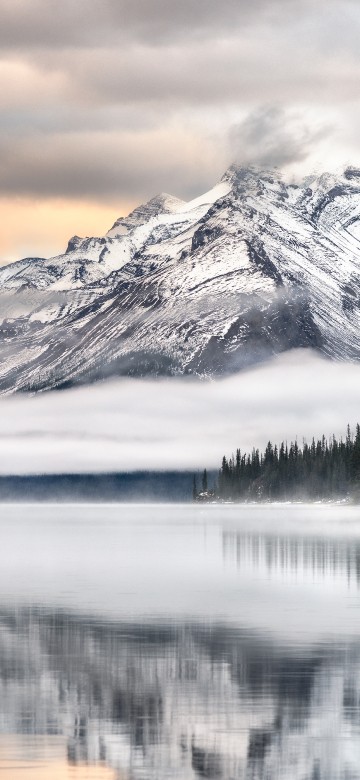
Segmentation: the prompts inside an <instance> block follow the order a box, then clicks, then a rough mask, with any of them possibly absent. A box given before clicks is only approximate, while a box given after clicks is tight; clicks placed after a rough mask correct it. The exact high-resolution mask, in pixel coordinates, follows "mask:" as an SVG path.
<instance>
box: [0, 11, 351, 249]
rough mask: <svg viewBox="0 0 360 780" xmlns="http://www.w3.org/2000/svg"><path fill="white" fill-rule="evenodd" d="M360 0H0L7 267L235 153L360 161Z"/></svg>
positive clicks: (305, 163)
mask: <svg viewBox="0 0 360 780" xmlns="http://www.w3.org/2000/svg"><path fill="white" fill-rule="evenodd" d="M359 35H360V4H359V0H326V2H325V0H252V2H249V0H222V1H221V2H219V0H182V2H178V1H176V2H175V0H76V1H75V0H62V2H61V3H59V2H58V0H31V2H30V0H0V106H1V108H0V110H1V123H0V188H1V190H0V209H1V212H0V213H1V226H2V229H1V236H0V262H6V261H7V260H13V259H16V258H18V257H21V256H25V255H49V254H54V253H56V252H58V251H61V250H62V249H63V248H64V247H65V246H66V242H67V238H68V237H69V236H70V235H72V234H74V233H75V232H76V233H79V234H82V235H84V234H87V235H89V234H90V235H91V234H92V235H94V234H102V233H103V232H105V231H106V229H107V228H108V227H109V226H110V225H111V224H112V222H113V221H114V220H115V218H116V217H118V216H119V215H120V214H124V213H126V212H127V211H128V210H129V209H130V208H131V207H133V206H134V205H137V204H138V203H139V202H141V201H144V200H145V199H147V198H148V197H150V196H152V195H153V194H155V193H157V192H159V191H167V192H169V191H170V192H172V193H174V194H176V195H178V196H180V197H184V198H190V197H192V196H194V195H196V194H199V193H200V192H202V191H204V190H205V189H207V188H208V187H209V186H211V185H212V184H213V183H214V181H215V180H216V179H217V178H218V177H219V176H220V175H221V174H222V173H223V170H224V169H225V168H226V167H227V165H228V164H229V162H231V161H232V160H234V159H237V160H238V161H240V162H241V161H243V162H256V163H259V164H262V165H278V166H280V167H281V168H283V169H284V170H285V172H286V173H287V174H288V175H289V176H299V175H302V173H304V172H308V171H312V170H314V169H317V170H319V169H321V168H327V169H334V168H336V167H338V166H341V165H343V164H347V163H349V162H351V163H353V164H360V132H359V130H360V90H359V85H360V50H359V45H358V43H359Z"/></svg>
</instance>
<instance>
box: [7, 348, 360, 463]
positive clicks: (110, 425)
mask: <svg viewBox="0 0 360 780" xmlns="http://www.w3.org/2000/svg"><path fill="white" fill-rule="evenodd" d="M359 387H360V365H356V364H350V363H334V362H331V361H327V360H324V359H322V358H319V357H318V356H317V355H316V354H314V353H312V352H310V351H307V350H296V351H293V352H291V353H287V354H286V355H282V356H280V357H278V358H275V359H274V360H273V361H272V362H269V363H267V364H266V365H262V366H260V367H257V368H254V369H252V370H250V371H247V372H244V373H241V374H238V375H236V376H233V377H230V378H227V379H224V380H217V381H212V382H205V381H196V380H194V379H178V380H175V379H167V380H135V379H121V380H120V379H119V380H116V381H109V382H106V383H105V382H104V383H99V384H97V385H92V386H90V387H81V388H78V389H72V390H67V391H62V392H56V391H53V392H50V393H46V394H39V395H37V396H34V397H29V396H26V395H21V396H20V395H19V396H12V397H3V398H1V400H0V473H1V474H34V473H48V474H49V473H71V472H75V473H89V472H110V471H121V472H126V471H136V470H150V471H151V470H160V471H164V470H165V471H169V470H177V469H178V470H187V469H198V468H202V467H204V466H206V467H207V468H217V467H218V466H219V465H220V462H221V457H222V455H223V454H226V455H229V454H231V452H233V451H235V449H236V448H237V447H240V448H241V449H242V451H244V450H251V449H252V447H253V446H256V447H260V448H263V447H264V446H265V445H266V443H267V441H268V440H269V439H270V440H272V441H273V442H279V441H280V440H282V439H285V440H286V439H287V440H288V441H290V440H293V439H295V437H298V439H299V441H302V438H303V436H304V437H307V438H308V439H311V437H312V436H313V435H314V436H315V437H316V436H321V435H322V434H323V433H324V434H325V435H327V436H328V435H330V434H332V433H335V434H336V435H337V436H341V435H345V432H346V425H347V423H348V422H349V423H350V425H351V426H353V427H354V426H355V424H356V422H357V421H358V420H360V406H359Z"/></svg>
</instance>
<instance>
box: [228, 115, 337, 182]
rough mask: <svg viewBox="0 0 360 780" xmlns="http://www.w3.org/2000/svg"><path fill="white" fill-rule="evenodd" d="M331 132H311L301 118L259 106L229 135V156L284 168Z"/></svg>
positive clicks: (325, 130)
mask: <svg viewBox="0 0 360 780" xmlns="http://www.w3.org/2000/svg"><path fill="white" fill-rule="evenodd" d="M329 132H331V129H330V128H327V127H323V128H320V129H319V130H316V131H315V130H313V129H311V130H310V129H309V128H308V127H306V125H304V124H303V121H302V119H301V117H299V116H297V115H295V116H294V115H291V114H290V115H288V114H287V112H286V111H284V110H283V109H281V108H279V107H277V106H270V107H263V108H259V109H257V110H256V111H254V112H252V113H251V114H249V116H247V117H246V119H244V121H243V122H241V123H239V124H237V125H235V126H233V127H232V128H231V130H230V133H229V143H230V148H231V153H232V157H233V158H234V159H236V160H239V161H240V162H241V163H249V164H256V165H259V166H261V167H266V168H274V167H280V168H281V167H284V166H286V165H289V164H290V163H296V162H299V161H301V160H304V159H306V157H308V155H309V153H310V152H311V150H312V149H313V147H314V144H316V143H317V142H318V141H319V140H321V139H322V138H324V137H325V136H326V135H328V134H329Z"/></svg>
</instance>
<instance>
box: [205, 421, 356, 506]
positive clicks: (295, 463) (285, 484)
mask: <svg viewBox="0 0 360 780" xmlns="http://www.w3.org/2000/svg"><path fill="white" fill-rule="evenodd" d="M204 475H205V476H206V472H204ZM204 488H206V489H205V490H204ZM193 498H194V499H195V500H206V499H207V498H208V499H209V500H211V499H213V500H214V499H220V500H232V501H240V500H241V501H246V500H249V501H271V500H274V501H286V500H302V499H306V500H312V501H316V500H339V499H345V498H353V499H354V500H359V499H360V425H359V424H358V425H357V426H356V430H355V433H354V434H353V433H352V432H351V430H350V427H349V426H348V427H347V432H346V436H345V439H342V438H341V439H339V440H338V439H337V438H336V437H335V436H331V437H330V438H329V439H326V438H325V436H322V438H321V439H318V440H317V441H315V439H314V438H313V439H312V441H311V443H310V444H309V443H307V442H306V441H305V440H304V441H303V443H302V445H301V446H299V444H298V442H297V441H295V442H291V444H290V445H288V443H287V442H281V444H280V445H277V444H273V443H272V442H270V441H269V442H268V444H267V445H266V448H265V450H264V451H263V452H260V451H259V450H258V449H255V448H254V449H253V450H252V452H251V453H246V452H244V453H243V452H241V450H240V449H237V450H236V454H235V455H232V456H231V457H229V458H226V456H225V455H224V457H223V459H222V464H221V469H220V471H219V475H218V479H217V481H216V483H215V485H214V487H213V490H209V489H208V486H207V478H206V479H205V480H204V476H203V478H202V490H200V491H199V492H198V491H197V489H196V484H195V482H194V489H193Z"/></svg>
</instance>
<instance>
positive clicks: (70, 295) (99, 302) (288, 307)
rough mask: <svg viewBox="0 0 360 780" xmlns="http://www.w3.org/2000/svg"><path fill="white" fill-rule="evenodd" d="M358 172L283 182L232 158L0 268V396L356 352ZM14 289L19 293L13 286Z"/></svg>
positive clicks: (359, 345)
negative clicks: (209, 185) (178, 193)
mask: <svg viewBox="0 0 360 780" xmlns="http://www.w3.org/2000/svg"><path fill="white" fill-rule="evenodd" d="M359 271H360V173H359V171H358V170H357V169H355V168H348V169H347V170H346V171H345V172H344V175H343V176H342V177H338V178H336V177H334V176H332V175H329V174H323V175H322V176H320V177H308V178H307V179H306V180H305V181H304V183H303V184H302V185H301V186H298V185H294V184H287V183H286V182H285V181H284V180H283V179H282V178H281V177H280V175H279V173H278V172H276V173H274V172H272V173H270V172H269V171H265V172H264V171H259V170H256V169H254V168H241V167H237V166H235V165H233V166H231V167H230V168H229V170H228V171H227V172H226V173H225V175H224V177H223V179H222V180H221V182H220V183H219V184H218V185H216V186H215V187H214V189H213V190H211V191H210V192H209V193H206V194H205V195H204V196H201V197H200V198H197V199H195V200H193V201H191V202H190V203H184V202H183V201H180V200H178V199H177V198H173V197H172V196H170V195H164V194H162V195H159V196H158V197H155V198H153V199H152V200H150V201H149V203H147V204H145V205H143V206H139V207H138V208H137V209H135V210H134V211H133V212H132V214H130V215H129V216H128V217H125V218H120V219H119V220H117V221H116V222H115V224H114V226H113V227H112V228H111V230H110V231H109V232H108V233H107V235H106V236H104V237H102V238H85V239H80V238H79V237H78V236H74V237H73V238H72V239H71V240H70V241H69V245H68V248H67V251H66V253H65V254H64V255H61V256H59V257H56V258H52V259H50V260H44V259H41V258H27V259H25V260H21V261H19V262H18V263H13V264H11V265H8V266H6V267H3V268H2V269H1V270H0V297H1V300H2V306H1V312H2V316H0V391H2V392H12V391H14V390H26V389H30V390H40V389H45V388H53V387H62V386H65V385H67V384H72V383H75V382H79V381H85V382H86V381H92V380H94V379H97V378H100V377H103V376H110V375H132V376H134V375H135V376H144V375H160V374H170V375H182V374H189V373H191V374H198V375H206V376H208V375H211V376H216V375H221V374H224V373H229V372H232V371H237V370H239V369H241V368H243V367H246V366H248V365H250V364H251V363H254V362H258V361H261V360H263V359H266V358H268V357H269V356H271V355H274V354H278V353H279V352H282V351H284V350H287V349H291V348H293V347H307V346H308V347H312V348H315V349H317V350H319V351H320V352H322V353H323V354H325V355H328V356H330V357H332V358H334V359H338V360H342V359H351V360H359V358H360V273H359ZM15 293H16V294H15Z"/></svg>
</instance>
